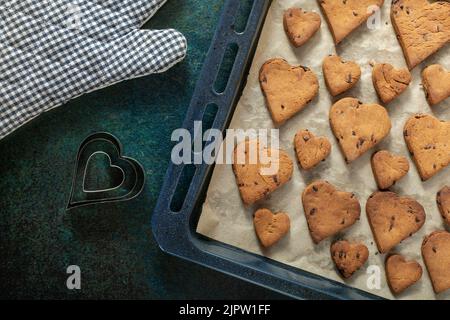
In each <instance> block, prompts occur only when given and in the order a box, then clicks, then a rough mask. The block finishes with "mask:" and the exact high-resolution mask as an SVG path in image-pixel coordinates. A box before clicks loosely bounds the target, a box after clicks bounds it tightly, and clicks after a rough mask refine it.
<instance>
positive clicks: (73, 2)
mask: <svg viewBox="0 0 450 320" xmlns="http://www.w3.org/2000/svg"><path fill="white" fill-rule="evenodd" d="M165 1H166V0H0V139H1V138H3V137H5V136H6V135H7V134H9V133H11V132H12V131H14V130H15V129H17V128H18V127H20V126H21V125H23V124H25V123H26V122H28V121H30V120H32V119H33V118H35V117H37V116H38V115H39V114H41V113H42V112H45V111H47V110H49V109H52V108H55V107H57V106H60V105H62V104H64V103H65V102H67V101H69V100H70V99H73V98H74V97H77V96H79V95H82V94H84V93H86V92H89V91H93V90H96V89H99V88H102V87H105V86H108V85H111V84H113V83H116V82H119V81H122V80H126V79H131V78H136V77H141V76H145V75H149V74H152V73H159V72H163V71H165V70H167V69H168V68H170V67H172V66H173V65H174V64H176V63H177V62H179V61H181V60H182V59H183V58H184V56H185V54H186V46H187V45H186V40H185V38H184V37H183V35H182V34H180V33H179V32H177V31H176V30H172V29H169V30H139V28H140V27H141V26H142V25H143V24H144V23H145V22H146V21H147V20H148V19H150V18H151V16H152V15H153V14H154V13H155V12H156V11H157V10H158V9H159V8H160V7H161V6H162V5H163V4H164V3H165Z"/></svg>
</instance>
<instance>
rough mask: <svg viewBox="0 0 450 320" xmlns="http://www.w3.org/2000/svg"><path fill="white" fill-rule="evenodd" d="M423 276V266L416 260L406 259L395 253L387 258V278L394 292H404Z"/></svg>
mask: <svg viewBox="0 0 450 320" xmlns="http://www.w3.org/2000/svg"><path fill="white" fill-rule="evenodd" d="M421 277H422V267H421V266H420V264H419V263H417V262H416V261H406V259H405V258H404V257H403V256H401V255H399V254H393V255H391V256H389V257H388V258H387V259H386V278H387V281H388V284H389V288H391V291H392V293H394V294H399V293H402V292H403V291H405V290H406V289H407V288H409V287H410V286H412V285H413V284H414V283H416V282H417V281H419V280H420V278H421Z"/></svg>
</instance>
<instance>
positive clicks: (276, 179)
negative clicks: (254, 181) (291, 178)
mask: <svg viewBox="0 0 450 320" xmlns="http://www.w3.org/2000/svg"><path fill="white" fill-rule="evenodd" d="M273 181H274V182H275V183H276V184H278V183H279V182H278V176H276V175H275V176H273Z"/></svg>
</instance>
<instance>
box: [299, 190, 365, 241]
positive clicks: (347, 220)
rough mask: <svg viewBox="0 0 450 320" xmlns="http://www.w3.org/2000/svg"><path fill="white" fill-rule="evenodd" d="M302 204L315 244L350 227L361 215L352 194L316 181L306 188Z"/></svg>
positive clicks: (357, 202) (357, 203) (356, 200)
mask: <svg viewBox="0 0 450 320" xmlns="http://www.w3.org/2000/svg"><path fill="white" fill-rule="evenodd" d="M302 202H303V209H304V210H305V216H306V220H307V222H308V227H309V231H310V234H311V238H312V239H313V241H314V242H315V243H319V242H320V241H322V240H323V239H325V238H328V237H331V236H333V235H335V234H337V233H339V232H340V231H342V230H344V229H345V228H348V227H350V226H351V225H353V224H354V223H355V222H356V221H357V220H358V219H359V216H360V213H361V207H360V205H359V201H358V199H357V198H356V196H355V194H354V193H350V192H344V191H339V190H338V189H336V187H334V186H333V185H332V184H330V183H328V182H327V181H316V182H313V183H311V184H310V185H309V186H307V187H306V189H305V191H303V195H302Z"/></svg>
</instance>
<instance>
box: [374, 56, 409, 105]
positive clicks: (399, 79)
mask: <svg viewBox="0 0 450 320" xmlns="http://www.w3.org/2000/svg"><path fill="white" fill-rule="evenodd" d="M372 81H373V85H374V87H375V90H376V91H377V93H378V96H379V97H380V99H381V101H383V103H389V102H391V101H392V100H394V99H395V98H397V97H398V96H399V95H400V94H402V93H403V91H405V90H406V88H408V86H409V84H410V83H411V73H410V72H409V70H408V69H406V68H405V69H395V68H394V67H393V66H392V65H390V64H388V63H379V64H376V65H375V66H374V67H373V70H372Z"/></svg>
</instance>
